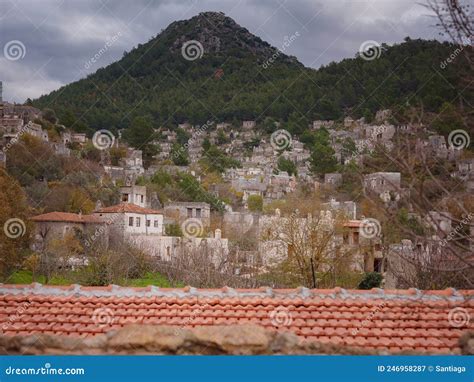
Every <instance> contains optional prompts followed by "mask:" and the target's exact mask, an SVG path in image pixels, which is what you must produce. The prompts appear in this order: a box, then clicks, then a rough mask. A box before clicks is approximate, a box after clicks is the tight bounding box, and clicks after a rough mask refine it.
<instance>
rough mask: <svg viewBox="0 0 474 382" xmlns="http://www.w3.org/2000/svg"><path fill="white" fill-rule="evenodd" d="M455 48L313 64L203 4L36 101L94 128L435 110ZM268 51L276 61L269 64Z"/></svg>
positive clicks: (454, 69) (450, 77)
mask: <svg viewBox="0 0 474 382" xmlns="http://www.w3.org/2000/svg"><path fill="white" fill-rule="evenodd" d="M296 38H297V37H296ZM189 40H197V41H199V42H200V43H201V44H202V46H203V48H204V51H203V55H202V57H201V58H198V59H195V60H186V59H185V58H183V55H182V52H181V47H182V46H183V44H184V43H185V42H187V41H189ZM314 49H315V50H318V49H320V48H318V47H314ZM453 50H454V47H453V46H452V45H451V44H448V43H439V42H437V41H423V40H410V39H408V38H407V39H406V41H405V42H404V43H402V44H399V45H394V46H391V47H388V46H386V45H385V44H382V47H381V51H380V57H379V58H377V59H375V60H371V61H367V60H364V59H362V58H361V57H356V58H353V59H345V60H343V61H341V62H339V63H331V64H330V65H327V66H325V67H322V68H320V69H319V70H314V69H310V68H305V67H304V66H303V65H302V64H301V63H299V62H298V61H297V59H296V58H294V57H290V56H287V55H285V54H283V53H281V52H280V53H277V52H278V51H277V50H276V48H273V47H271V46H270V45H269V44H268V43H266V42H264V41H262V40H261V39H260V38H258V37H256V36H254V35H252V34H251V33H250V32H249V31H248V30H246V29H245V28H242V27H240V26H239V25H238V24H236V23H235V22H234V20H232V19H231V18H229V17H226V16H225V15H224V14H222V13H215V12H207V13H202V14H199V15H198V16H195V17H193V18H191V19H189V20H185V21H177V22H174V23H172V24H170V25H169V26H168V27H167V28H166V29H165V30H164V31H163V32H161V33H160V34H159V35H157V36H156V37H154V38H152V39H151V40H150V41H148V42H147V43H145V44H143V45H139V46H138V47H136V48H135V49H133V50H132V51H130V52H129V53H126V54H125V55H124V56H123V58H122V59H121V60H119V61H117V62H115V63H113V64H111V65H109V66H107V67H105V68H103V69H99V70H98V71H97V72H96V73H94V74H92V75H90V76H88V77H87V78H85V79H82V80H80V81H77V82H74V83H71V84H69V85H66V86H65V87H63V88H61V89H59V90H57V91H54V92H52V93H50V94H49V95H45V96H42V97H41V98H39V99H37V100H35V101H34V102H33V104H34V105H35V106H38V107H40V108H45V107H49V108H53V109H54V110H55V111H56V113H57V115H58V116H59V117H60V119H61V121H62V122H63V123H64V124H66V125H72V124H74V128H75V129H76V130H79V131H80V130H83V131H89V132H90V131H92V130H97V129H101V128H107V129H110V130H115V129H121V128H126V127H128V125H129V123H130V121H131V120H132V119H133V118H134V117H136V116H142V115H149V116H151V117H152V118H153V121H154V122H155V123H156V125H157V127H158V126H159V125H168V126H172V125H175V124H176V123H181V122H184V121H189V122H191V123H204V122H205V121H207V120H209V119H211V120H219V121H231V120H233V119H237V120H243V119H255V118H256V119H260V120H261V119H263V118H264V117H266V116H271V117H273V118H276V119H281V120H285V121H286V120H288V118H289V117H290V115H291V113H296V114H297V115H298V118H299V117H300V116H302V115H304V116H305V118H304V120H312V119H337V118H339V117H341V116H342V115H343V114H344V113H347V114H352V115H354V116H355V117H359V116H362V115H370V114H372V113H373V112H375V111H376V110H378V109H381V108H385V107H390V106H393V105H396V104H407V103H410V105H414V104H420V103H422V104H423V107H424V108H425V109H426V110H428V111H437V110H438V108H439V107H440V106H441V105H442V103H443V102H444V101H448V102H449V101H453V100H454V99H456V97H457V96H458V92H459V89H461V86H460V77H461V73H463V72H464V71H466V70H467V65H466V63H465V62H464V59H463V56H462V55H460V56H459V57H458V59H457V60H456V61H455V62H453V63H452V64H449V65H447V66H446V67H445V68H444V69H440V63H441V62H443V61H444V60H445V59H446V58H447V57H448V56H449V55H450V54H451V53H452V51H453ZM272 56H273V57H276V60H275V62H273V63H270V64H268V63H269V61H268V60H269V59H270V58H271V57H272ZM439 73H441V74H442V77H443V78H441V75H440V74H439ZM86 111H87V113H85V112H86ZM84 113H85V114H84ZM78 116H82V118H81V121H79V122H78V123H74V121H75V119H76V118H77V117H78ZM302 125H303V124H302Z"/></svg>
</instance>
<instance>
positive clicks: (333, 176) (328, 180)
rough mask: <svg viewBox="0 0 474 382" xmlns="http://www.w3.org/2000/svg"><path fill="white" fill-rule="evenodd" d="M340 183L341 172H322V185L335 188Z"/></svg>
mask: <svg viewBox="0 0 474 382" xmlns="http://www.w3.org/2000/svg"><path fill="white" fill-rule="evenodd" d="M341 184H342V174H339V173H337V172H332V173H328V174H324V185H325V186H326V187H329V188H336V187H339V186H340V185H341Z"/></svg>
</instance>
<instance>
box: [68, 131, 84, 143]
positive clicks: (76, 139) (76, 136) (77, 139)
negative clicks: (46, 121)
mask: <svg viewBox="0 0 474 382" xmlns="http://www.w3.org/2000/svg"><path fill="white" fill-rule="evenodd" d="M71 140H72V142H73V143H78V144H80V145H84V144H85V143H87V136H86V134H84V133H72V134H71Z"/></svg>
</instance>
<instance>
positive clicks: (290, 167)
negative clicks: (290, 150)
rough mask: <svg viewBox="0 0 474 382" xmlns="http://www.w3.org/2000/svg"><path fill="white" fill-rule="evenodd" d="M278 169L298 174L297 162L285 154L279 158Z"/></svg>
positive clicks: (289, 173)
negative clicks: (287, 157)
mask: <svg viewBox="0 0 474 382" xmlns="http://www.w3.org/2000/svg"><path fill="white" fill-rule="evenodd" d="M277 166H278V170H280V171H286V172H287V173H288V175H297V169H296V164H295V162H293V161H292V160H291V159H286V158H285V157H283V156H280V157H279V158H278V163H277Z"/></svg>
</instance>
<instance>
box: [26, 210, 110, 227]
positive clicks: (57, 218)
mask: <svg viewBox="0 0 474 382" xmlns="http://www.w3.org/2000/svg"><path fill="white" fill-rule="evenodd" d="M31 220H33V221H35V222H65V223H78V224H84V223H92V224H105V222H104V221H102V220H101V219H100V218H99V217H97V216H94V215H82V214H73V213H70V212H48V213H46V214H42V215H37V216H33V217H32V218H31Z"/></svg>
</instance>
